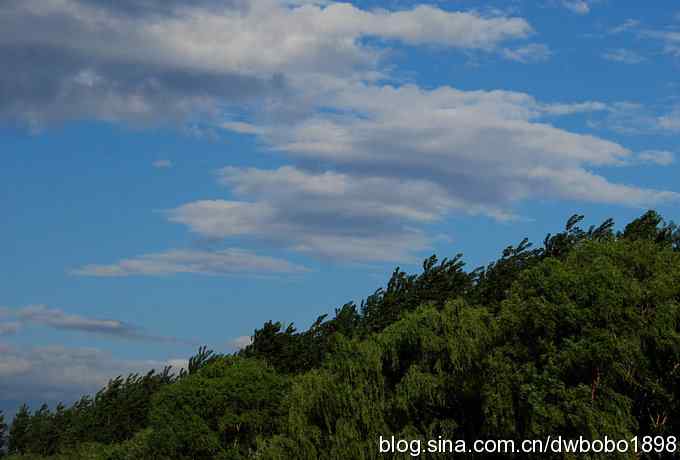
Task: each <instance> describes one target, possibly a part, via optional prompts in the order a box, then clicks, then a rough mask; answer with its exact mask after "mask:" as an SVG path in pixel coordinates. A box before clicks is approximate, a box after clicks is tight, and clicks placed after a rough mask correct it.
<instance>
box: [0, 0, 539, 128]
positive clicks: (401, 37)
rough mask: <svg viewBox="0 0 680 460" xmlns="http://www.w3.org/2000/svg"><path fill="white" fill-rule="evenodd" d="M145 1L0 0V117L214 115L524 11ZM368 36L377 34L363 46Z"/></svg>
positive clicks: (365, 69) (475, 43) (506, 31)
mask: <svg viewBox="0 0 680 460" xmlns="http://www.w3.org/2000/svg"><path fill="white" fill-rule="evenodd" d="M145 4H148V5H147V7H143V6H142V4H140V3H134V2H127V1H123V2H114V3H111V2H103V1H100V0H86V1H85V0H80V1H79V0H49V1H44V0H21V1H19V0H7V1H5V2H4V3H3V7H2V8H3V11H2V14H0V43H2V45H3V49H4V50H5V53H3V55H4V57H5V61H4V64H5V68H8V69H10V68H11V69H14V71H13V72H0V90H2V89H5V90H6V91H5V93H6V94H5V95H6V96H7V97H5V98H3V100H2V101H0V116H4V117H5V118H10V119H17V118H18V119H19V120H20V121H24V122H27V123H29V124H31V125H32V126H35V127H36V128H39V127H40V126H41V125H43V124H46V123H49V122H51V121H58V120H64V119H67V120H68V119H81V118H95V119H100V120H105V121H112V122H120V121H132V122H135V123H139V122H148V123H151V122H162V121H176V120H186V119H188V118H189V117H191V116H192V115H194V116H195V115H197V114H200V115H203V116H207V117H210V118H211V119H213V120H214V119H215V117H216V116H217V115H218V114H220V113H221V112H222V111H223V110H224V109H225V108H226V106H228V105H230V104H231V105H235V106H237V107H243V106H244V105H247V104H259V103H261V102H262V100H263V98H265V99H266V98H268V97H272V96H274V95H278V94H286V92H287V91H288V86H289V83H290V81H296V80H299V79H300V78H303V77H305V76H309V75H315V76H324V77H337V76H342V77H345V78H348V77H359V78H374V77H375V76H379V75H380V74H381V73H382V71H381V69H380V68H379V67H380V62H381V59H382V57H383V54H384V53H383V51H384V50H385V49H386V47H387V46H389V42H391V41H398V42H402V43H405V44H409V45H424V44H429V45H437V46H442V47H449V48H455V49H462V50H484V51H492V50H494V49H496V48H497V47H498V46H499V45H500V44H501V43H502V42H504V41H507V40H512V39H522V38H525V37H527V36H528V35H529V34H530V33H531V32H532V28H531V26H530V25H529V24H528V23H527V21H526V20H524V19H522V18H518V17H508V16H500V15H494V16H482V15H480V14H477V13H474V12H455V11H454V12H452V11H446V10H443V9H440V8H437V7H433V6H428V5H420V6H415V7H413V8H412V9H409V10H399V11H388V10H372V11H369V10H362V9H360V8H358V7H356V6H353V5H351V4H349V3H336V2H309V1H303V2H299V1H297V2H281V1H278V0H253V1H251V2H243V1H238V0H222V1H219V0H215V1H212V2H207V1H202V2H195V3H192V4H191V5H189V4H185V3H181V2H176V1H173V2H167V4H166V5H163V4H161V2H145ZM152 4H153V5H152ZM367 37H374V38H376V39H378V40H379V41H381V44H380V45H371V46H369V45H367V44H366V43H365V41H364V40H363V39H364V38H367ZM111 43H115V44H116V46H111ZM27 50H31V52H30V53H27ZM26 56H30V58H27V57H26ZM371 75H372V76H373V77H371Z"/></svg>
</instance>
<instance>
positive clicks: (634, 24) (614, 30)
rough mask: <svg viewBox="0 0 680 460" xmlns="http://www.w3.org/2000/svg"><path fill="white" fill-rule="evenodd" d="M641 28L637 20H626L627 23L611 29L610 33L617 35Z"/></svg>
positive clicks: (624, 22)
mask: <svg viewBox="0 0 680 460" xmlns="http://www.w3.org/2000/svg"><path fill="white" fill-rule="evenodd" d="M639 26H640V21H638V20H637V19H626V20H625V21H623V23H622V24H620V25H618V26H616V27H612V28H611V29H609V33H610V34H613V35H616V34H620V33H623V32H627V31H629V30H633V29H637V28H638V27H639Z"/></svg>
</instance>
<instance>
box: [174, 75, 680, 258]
mask: <svg viewBox="0 0 680 460" xmlns="http://www.w3.org/2000/svg"><path fill="white" fill-rule="evenodd" d="M314 100H316V101H323V103H319V105H317V106H316V107H313V108H311V109H310V110H309V113H308V114H307V115H304V114H298V116H296V117H290V118H286V117H272V118H270V119H269V120H263V121H262V122H261V123H259V124H255V125H252V126H253V129H252V130H251V131H252V132H256V133H258V134H256V135H258V136H259V137H260V138H261V139H262V140H263V141H264V142H265V143H266V144H268V145H269V146H270V148H271V149H273V150H275V151H278V152H281V153H282V154H284V155H286V156H287V157H289V158H292V159H293V161H295V162H296V166H295V167H290V166H288V167H282V168H279V169H276V170H261V169H252V168H251V169H242V168H225V169H222V170H220V171H218V173H217V177H218V180H219V181H220V182H221V183H222V184H223V185H225V186H226V187H228V188H229V189H230V190H231V192H232V194H233V196H234V199H231V200H203V201H196V202H190V203H186V204H185V205H182V206H180V207H178V208H176V209H173V210H170V211H169V212H168V217H169V219H170V220H171V221H173V222H178V223H182V224H185V225H187V226H188V227H189V228H190V229H191V230H192V231H194V232H196V233H198V234H200V235H203V236H207V237H211V238H226V239H229V238H234V237H239V238H242V237H245V238H251V239H253V238H254V239H262V240H266V241H268V242H273V243H278V244H280V245H281V246H283V247H285V248H287V249H292V250H295V251H298V252H305V253H309V254H312V255H315V256H319V257H330V258H338V259H348V260H359V261H367V260H381V261H397V260H403V259H404V258H408V257H409V256H412V255H413V254H414V253H417V252H418V251H421V250H423V249H425V248H427V247H428V245H429V244H430V240H429V238H428V236H427V234H426V232H425V231H424V229H426V228H427V225H428V224H430V223H432V222H436V221H438V220H440V219H442V218H444V217H446V216H447V215H450V214H452V213H469V214H484V215H488V216H492V217H494V218H499V219H508V218H513V217H514V216H513V213H512V206H513V204H514V203H516V202H519V201H521V200H526V199H532V198H553V199H575V200H584V201H591V202H596V203H607V204H619V205H626V206H653V205H654V204H658V203H662V202H667V201H673V200H677V199H678V198H679V195H678V194H677V193H675V192H672V191H663V190H651V189H644V188H639V187H635V186H631V185H627V184H616V183H611V182H609V181H608V180H607V179H606V178H605V177H603V176H601V175H598V174H597V173H596V172H595V169H596V168H597V167H599V166H621V167H623V166H626V165H632V164H634V161H633V160H634V159H636V158H637V157H636V156H635V154H634V153H633V152H631V151H630V150H628V149H627V148H625V147H623V146H622V145H620V144H617V143H615V142H612V141H608V140H605V139H602V138H598V137H595V136H591V135H583V134H576V133H572V132H569V131H566V130H563V129H559V128H557V127H555V126H553V125H552V124H550V123H549V122H550V121H551V120H554V119H555V117H559V116H564V115H572V114H576V113H592V112H604V113H610V112H611V111H612V110H613V108H612V107H613V106H612V105H610V104H604V103H601V102H597V101H586V102H581V103H566V104H545V103H541V102H539V101H537V100H535V99H534V98H533V97H531V96H530V95H528V94H525V93H518V92H509V91H460V90H456V89H455V88H451V87H440V88H437V89H433V90H424V89H422V88H419V87H417V86H415V85H403V86H377V85H373V84H367V83H346V82H345V83H339V82H333V83H332V84H329V85H328V86H327V87H326V88H325V92H323V93H320V94H318V95H317V96H316V97H315V99H314ZM272 119H273V120H274V121H272ZM640 158H642V159H645V160H646V161H652V160H651V157H649V156H648V155H647V156H645V155H643V156H641V157H640Z"/></svg>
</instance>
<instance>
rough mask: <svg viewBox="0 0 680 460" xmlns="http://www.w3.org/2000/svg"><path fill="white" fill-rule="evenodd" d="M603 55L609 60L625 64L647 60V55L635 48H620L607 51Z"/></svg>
mask: <svg viewBox="0 0 680 460" xmlns="http://www.w3.org/2000/svg"><path fill="white" fill-rule="evenodd" d="M602 57H603V58H604V59H606V60H608V61H614V62H621V63H624V64H639V63H641V62H643V61H645V60H646V59H645V57H644V56H641V55H640V54H638V53H636V52H635V51H633V50H628V49H625V48H618V49H614V50H608V51H605V52H604V54H602Z"/></svg>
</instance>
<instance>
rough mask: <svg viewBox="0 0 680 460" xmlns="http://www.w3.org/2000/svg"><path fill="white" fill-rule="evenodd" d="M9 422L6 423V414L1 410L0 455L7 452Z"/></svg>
mask: <svg viewBox="0 0 680 460" xmlns="http://www.w3.org/2000/svg"><path fill="white" fill-rule="evenodd" d="M7 434H8V433H7V424H6V423H5V414H3V413H2V411H1V410H0V457H2V456H3V455H4V453H5V443H6V441H7V439H6V438H7Z"/></svg>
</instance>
